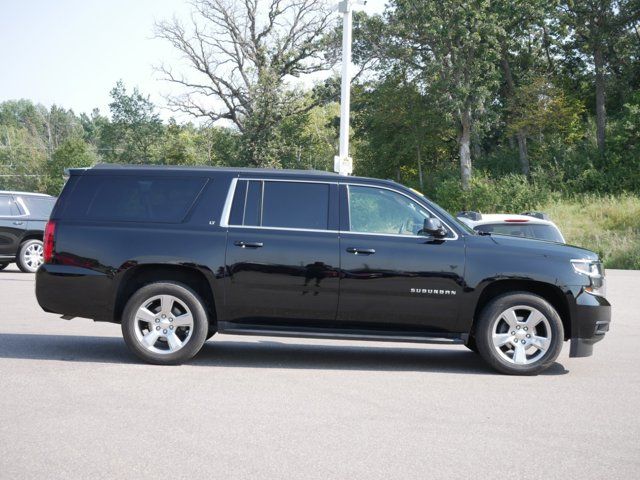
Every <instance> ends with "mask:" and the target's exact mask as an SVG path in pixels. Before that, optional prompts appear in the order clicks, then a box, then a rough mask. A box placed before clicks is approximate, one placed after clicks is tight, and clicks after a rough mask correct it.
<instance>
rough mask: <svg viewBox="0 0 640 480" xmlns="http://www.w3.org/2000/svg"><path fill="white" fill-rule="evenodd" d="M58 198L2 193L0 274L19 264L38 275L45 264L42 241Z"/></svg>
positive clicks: (34, 194) (0, 205) (20, 266)
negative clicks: (0, 271) (43, 262)
mask: <svg viewBox="0 0 640 480" xmlns="http://www.w3.org/2000/svg"><path fill="white" fill-rule="evenodd" d="M55 203H56V198H55V197H51V196H49V195H43V194H40V193H26V192H5V191H0V270H4V269H5V268H6V267H7V265H9V264H10V263H12V262H16V264H17V265H18V267H19V268H20V270H22V271H23V272H27V273H35V271H36V270H38V267H39V266H40V265H41V264H42V237H43V235H44V228H45V225H46V223H47V220H49V215H50V214H51V210H52V209H53V206H54V205H55Z"/></svg>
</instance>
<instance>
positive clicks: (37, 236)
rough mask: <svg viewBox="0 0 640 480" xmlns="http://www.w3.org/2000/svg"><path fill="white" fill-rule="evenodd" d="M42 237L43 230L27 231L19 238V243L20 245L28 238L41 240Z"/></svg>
mask: <svg viewBox="0 0 640 480" xmlns="http://www.w3.org/2000/svg"><path fill="white" fill-rule="evenodd" d="M43 238H44V232H37V231H35V232H34V231H31V232H27V233H25V234H24V235H23V236H22V238H21V239H20V245H21V246H22V244H23V243H24V242H28V241H29V240H40V241H41V242H42V241H43Z"/></svg>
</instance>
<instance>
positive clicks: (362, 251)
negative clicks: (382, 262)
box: [347, 247, 376, 255]
mask: <svg viewBox="0 0 640 480" xmlns="http://www.w3.org/2000/svg"><path fill="white" fill-rule="evenodd" d="M347 252H349V253H353V254H354V255H373V254H374V253H376V251H375V250H374V249H373V248H355V247H349V248H347Z"/></svg>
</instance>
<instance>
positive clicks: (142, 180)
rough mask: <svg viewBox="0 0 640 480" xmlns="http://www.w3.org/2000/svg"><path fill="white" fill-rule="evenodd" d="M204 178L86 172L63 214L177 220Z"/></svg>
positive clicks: (114, 218) (106, 218)
mask: <svg viewBox="0 0 640 480" xmlns="http://www.w3.org/2000/svg"><path fill="white" fill-rule="evenodd" d="M205 182H206V180H205V179H203V178H185V177H169V176H166V177H165V176H163V177H150V176H147V177H139V176H135V177H134V176H120V177H119V176H108V177H107V176H105V177H103V176H86V177H82V178H81V179H80V181H79V182H78V185H77V187H76V188H75V190H74V191H73V194H72V196H71V198H70V199H69V202H68V203H67V207H66V209H65V212H64V214H65V216H67V217H71V218H74V217H75V218H86V219H96V220H113V221H136V222H145V221H146V222H161V223H178V222H181V221H182V220H183V219H184V217H185V215H186V214H187V212H188V210H189V207H191V205H192V204H193V202H194V201H195V199H196V197H197V195H198V194H199V193H200V191H201V190H202V187H203V186H204V184H205Z"/></svg>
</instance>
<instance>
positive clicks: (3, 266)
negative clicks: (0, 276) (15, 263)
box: [0, 263, 9, 272]
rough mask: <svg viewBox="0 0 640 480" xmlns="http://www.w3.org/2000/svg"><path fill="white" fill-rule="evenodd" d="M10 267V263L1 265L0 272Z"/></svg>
mask: <svg viewBox="0 0 640 480" xmlns="http://www.w3.org/2000/svg"><path fill="white" fill-rule="evenodd" d="M8 265H9V264H8V263H0V272H1V271H2V270H4V269H5V268H7V266H8Z"/></svg>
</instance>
